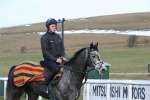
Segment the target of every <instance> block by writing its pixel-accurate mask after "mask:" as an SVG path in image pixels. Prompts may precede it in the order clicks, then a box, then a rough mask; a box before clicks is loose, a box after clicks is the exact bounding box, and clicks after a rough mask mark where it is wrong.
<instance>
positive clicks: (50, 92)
mask: <svg viewBox="0 0 150 100" xmlns="http://www.w3.org/2000/svg"><path fill="white" fill-rule="evenodd" d="M48 95H49V100H56V97H55V95H54V90H53V87H52V84H51V83H49V84H48Z"/></svg>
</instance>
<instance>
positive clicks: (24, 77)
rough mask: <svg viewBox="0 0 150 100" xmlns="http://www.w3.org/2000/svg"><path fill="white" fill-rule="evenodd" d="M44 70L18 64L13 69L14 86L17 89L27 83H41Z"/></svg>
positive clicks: (38, 67)
mask: <svg viewBox="0 0 150 100" xmlns="http://www.w3.org/2000/svg"><path fill="white" fill-rule="evenodd" d="M43 73H44V68H43V67H41V66H40V65H39V66H37V65H36V66H34V65H30V64H20V65H18V66H16V67H15V69H14V73H13V74H14V84H15V86H17V87H20V86H23V85H24V84H25V83H27V82H33V81H43V80H45V77H44V74H43Z"/></svg>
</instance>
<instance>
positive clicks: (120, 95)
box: [83, 79, 150, 100]
mask: <svg viewBox="0 0 150 100" xmlns="http://www.w3.org/2000/svg"><path fill="white" fill-rule="evenodd" d="M83 100H150V81H144V80H91V79H90V80H88V81H87V83H86V84H85V86H84V91H83Z"/></svg>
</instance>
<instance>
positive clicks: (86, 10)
mask: <svg viewBox="0 0 150 100" xmlns="http://www.w3.org/2000/svg"><path fill="white" fill-rule="evenodd" d="M149 5H150V0H0V12H1V13H0V28H2V27H11V26H16V25H23V24H30V23H38V22H44V21H46V20H47V19H48V18H55V19H61V18H65V19H74V18H84V17H92V16H103V15H111V14H122V13H135V12H150V6H149Z"/></svg>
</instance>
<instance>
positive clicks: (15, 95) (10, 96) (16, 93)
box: [6, 87, 24, 100]
mask: <svg viewBox="0 0 150 100" xmlns="http://www.w3.org/2000/svg"><path fill="white" fill-rule="evenodd" d="M7 89H8V90H7V97H6V100H20V97H21V95H22V94H23V92H24V91H23V89H22V88H17V87H11V88H7Z"/></svg>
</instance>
